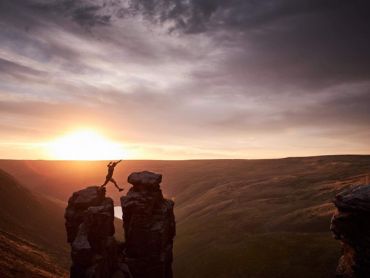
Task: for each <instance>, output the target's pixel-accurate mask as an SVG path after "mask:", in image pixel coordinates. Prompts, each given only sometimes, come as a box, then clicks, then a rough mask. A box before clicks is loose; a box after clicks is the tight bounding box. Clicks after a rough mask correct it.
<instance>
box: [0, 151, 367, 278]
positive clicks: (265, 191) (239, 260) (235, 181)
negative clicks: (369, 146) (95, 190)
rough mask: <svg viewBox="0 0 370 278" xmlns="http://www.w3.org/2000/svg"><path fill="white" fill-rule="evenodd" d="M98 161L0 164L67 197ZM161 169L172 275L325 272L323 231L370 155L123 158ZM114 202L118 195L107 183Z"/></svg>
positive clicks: (95, 175) (121, 177)
mask: <svg viewBox="0 0 370 278" xmlns="http://www.w3.org/2000/svg"><path fill="white" fill-rule="evenodd" d="M105 164H106V162H104V161H89V162H81V161H7V160H1V161H0V168H3V169H5V170H6V171H7V172H9V173H11V174H13V175H14V176H16V177H17V179H19V180H20V181H21V182H22V183H23V184H24V185H25V186H27V187H28V188H29V189H30V190H32V192H38V194H44V195H47V196H48V197H49V198H53V199H57V200H59V201H61V202H65V201H66V200H67V198H68V197H69V196H70V194H71V193H72V192H73V191H75V190H77V189H79V188H81V187H83V186H86V185H91V184H99V183H101V182H102V180H103V179H104V176H105V171H106V168H105ZM140 170H149V171H154V172H159V173H162V174H163V183H162V189H163V192H164V194H165V195H166V196H167V197H169V198H173V199H174V200H175V203H176V205H175V214H176V219H177V237H176V240H175V250H174V251H175V259H174V269H175V277H176V278H183V277H184V278H185V277H186V278H191V277H194V278H206V277H217V278H221V277H297V276H299V277H302V278H303V277H307V278H308V277H332V275H333V273H334V270H335V267H336V264H337V260H338V257H339V254H340V244H339V242H337V241H335V240H334V239H332V237H331V234H330V232H329V224H330V218H331V215H332V213H333V211H334V207H333V205H332V204H331V200H332V198H333V197H334V196H335V194H336V193H337V192H339V191H341V190H343V189H344V188H347V187H350V186H354V185H358V184H363V183H364V182H365V176H366V175H368V174H369V173H370V156H351V155H344V156H319V157H304V158H285V159H269V160H189V161H124V162H122V164H120V165H119V166H118V168H117V171H116V173H115V177H116V178H117V180H118V181H119V183H120V184H122V183H125V179H126V177H127V175H128V174H129V173H131V172H132V171H140ZM108 194H109V195H111V196H112V197H113V198H114V199H115V201H116V203H117V204H118V197H119V195H118V192H116V190H115V188H114V187H113V186H109V187H108Z"/></svg>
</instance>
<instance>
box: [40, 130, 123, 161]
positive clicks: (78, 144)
mask: <svg viewBox="0 0 370 278" xmlns="http://www.w3.org/2000/svg"><path fill="white" fill-rule="evenodd" d="M47 152H48V155H49V156H50V158H51V159H61V160H110V159H121V158H126V157H127V152H126V150H125V148H124V146H123V144H120V143H117V142H113V141H111V140H109V139H107V138H105V137H104V136H102V135H101V134H99V133H97V132H95V131H92V130H80V131H76V132H73V133H70V134H67V135H65V136H63V137H60V138H57V139H55V140H54V141H52V142H50V143H48V144H47Z"/></svg>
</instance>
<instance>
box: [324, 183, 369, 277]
mask: <svg viewBox="0 0 370 278" xmlns="http://www.w3.org/2000/svg"><path fill="white" fill-rule="evenodd" d="M334 204H335V206H336V207H337V212H336V214H334V216H333V218H332V220H331V226H330V229H331V231H332V233H333V234H334V236H335V238H336V239H338V240H340V241H341V242H342V245H343V254H342V256H341V258H340V259H339V263H338V268H337V277H343V278H350V277H351V278H352V277H356V278H358V277H360V278H362V277H370V221H369V218H370V186H357V187H354V188H352V189H349V190H346V191H344V192H341V193H339V194H338V195H337V196H336V197H335V200H334Z"/></svg>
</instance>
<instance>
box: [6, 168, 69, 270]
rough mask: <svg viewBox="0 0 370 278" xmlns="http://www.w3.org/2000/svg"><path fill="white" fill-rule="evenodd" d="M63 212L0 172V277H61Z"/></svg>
mask: <svg viewBox="0 0 370 278" xmlns="http://www.w3.org/2000/svg"><path fill="white" fill-rule="evenodd" d="M63 213H64V211H63V209H62V207H61V206H60V205H58V204H56V203H55V202H52V201H50V200H48V199H46V198H44V197H41V196H37V195H34V194H32V193H31V192H29V191H28V190H27V189H25V188H24V187H23V186H22V185H21V184H19V183H18V182H17V181H16V180H15V179H14V178H13V177H12V176H11V175H9V174H8V173H6V172H4V171H2V170H0V254H1V256H0V273H1V277H65V276H67V272H66V268H67V266H68V252H67V248H66V247H67V246H66V243H65V241H66V240H65V235H64V221H63Z"/></svg>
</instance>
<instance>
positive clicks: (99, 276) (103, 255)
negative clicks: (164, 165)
mask: <svg viewBox="0 0 370 278" xmlns="http://www.w3.org/2000/svg"><path fill="white" fill-rule="evenodd" d="M161 180H162V176H161V175H159V174H155V173H151V172H146V171H145V172H138V173H132V174H131V175H130V176H129V177H128V182H129V183H131V184H132V185H133V187H132V188H131V189H130V190H129V191H128V193H127V196H122V197H121V205H122V212H123V221H124V222H123V227H124V231H125V242H124V243H120V242H118V241H117V240H116V239H115V238H114V232H115V231H114V225H113V221H114V207H113V200H112V199H111V198H107V197H106V196H105V189H100V188H99V187H97V186H91V187H87V188H85V189H82V190H80V191H77V192H74V193H73V195H72V197H71V198H70V199H69V201H68V206H67V208H66V212H65V219H66V223H65V226H66V230H67V240H68V242H69V243H70V245H71V258H72V266H71V270H70V273H71V275H70V277H71V278H85V277H86V278H87V277H91V278H113V277H114V278H149V277H150V278H172V246H173V238H174V236H175V218H174V214H173V207H174V203H173V201H170V200H166V199H165V198H163V195H162V191H161V189H160V182H161Z"/></svg>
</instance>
